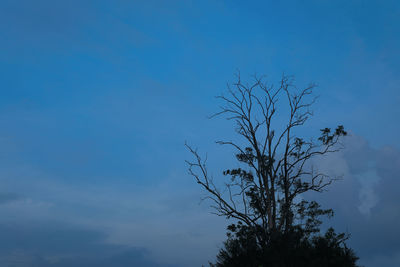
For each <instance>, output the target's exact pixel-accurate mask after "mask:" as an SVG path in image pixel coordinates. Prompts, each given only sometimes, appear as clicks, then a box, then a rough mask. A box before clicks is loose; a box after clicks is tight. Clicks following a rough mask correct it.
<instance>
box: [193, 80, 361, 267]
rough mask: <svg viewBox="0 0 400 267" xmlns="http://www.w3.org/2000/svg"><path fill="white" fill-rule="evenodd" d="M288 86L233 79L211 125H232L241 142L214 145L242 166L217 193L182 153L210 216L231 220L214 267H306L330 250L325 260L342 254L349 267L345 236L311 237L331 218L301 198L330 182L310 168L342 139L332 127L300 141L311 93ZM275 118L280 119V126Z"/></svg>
mask: <svg viewBox="0 0 400 267" xmlns="http://www.w3.org/2000/svg"><path fill="white" fill-rule="evenodd" d="M293 81H294V80H293V78H292V77H290V76H285V75H284V76H283V77H282V79H281V80H280V82H279V85H278V86H276V87H274V86H273V85H269V84H267V83H265V82H264V81H263V78H262V77H254V80H253V83H252V84H246V83H243V82H242V81H241V78H240V75H238V76H237V81H236V82H235V83H234V84H233V85H232V86H229V85H228V94H227V95H221V96H219V97H218V98H219V99H220V100H221V101H222V106H221V109H220V111H219V112H217V113H216V114H214V115H213V116H212V117H217V116H224V117H225V118H226V119H227V120H230V121H233V122H234V124H235V131H236V133H237V134H238V135H239V136H240V137H242V141H240V142H235V141H231V140H224V141H218V142H217V143H218V144H221V145H228V146H231V147H233V148H234V149H235V150H236V159H237V160H238V162H239V164H240V166H241V167H239V168H233V169H227V170H225V171H223V173H222V175H223V176H224V177H225V178H227V179H225V188H221V187H218V186H216V184H215V183H214V179H213V177H212V176H211V175H210V174H209V172H208V170H207V165H206V160H203V159H202V158H201V157H200V155H199V153H198V152H197V150H195V149H193V148H192V147H190V146H189V145H187V147H188V149H189V151H190V152H191V153H192V154H193V156H194V161H187V163H188V167H189V173H190V174H191V175H192V176H193V177H194V178H195V179H196V181H197V183H198V184H200V185H201V186H202V188H203V189H204V190H205V191H206V192H207V198H208V199H210V200H211V202H212V204H211V206H212V207H213V209H214V212H215V213H216V214H217V215H219V216H225V217H226V218H228V219H235V220H236V223H235V224H232V225H230V226H229V228H228V230H229V233H230V235H229V237H228V240H227V241H226V242H225V249H222V250H221V251H220V254H219V255H218V262H219V264H220V265H218V264H217V266H260V265H262V266H270V265H266V263H267V262H270V261H274V260H273V259H274V257H278V258H281V259H288V258H293V259H295V258H296V257H295V256H294V255H299V257H302V258H304V259H305V261H306V262H308V263H309V264H311V263H310V262H309V261H310V260H311V259H312V258H313V257H314V256H315V255H314V254H315V253H316V252H315V251H323V250H324V248H329V249H328V250H329V251H328V252H327V253H333V254H335V253H339V254H340V253H344V254H343V255H347V258H346V259H348V260H349V262H353V263H354V262H355V259H356V258H355V256H354V254H353V252H352V251H351V250H349V249H347V247H345V246H343V244H344V240H345V238H344V236H342V235H337V234H335V233H334V231H333V230H329V231H328V232H327V234H326V235H325V236H318V235H316V234H317V233H318V232H319V229H320V224H321V220H320V217H321V216H322V215H327V216H332V215H333V211H332V210H330V209H322V208H321V207H320V205H319V204H318V203H317V202H315V201H308V200H306V199H305V198H304V197H303V196H304V193H306V192H323V191H324V189H326V187H327V186H329V185H330V184H331V183H332V182H333V181H334V180H336V179H337V178H336V177H329V176H328V175H326V174H324V173H322V172H320V171H319V170H318V169H317V168H316V167H315V166H314V165H313V164H312V162H313V160H314V159H315V158H317V157H321V156H323V155H326V154H329V153H333V152H336V151H338V150H339V149H340V148H341V145H340V140H341V138H342V137H343V136H345V135H346V134H347V133H346V131H345V130H344V127H343V126H342V125H339V126H338V127H336V128H334V129H331V128H324V129H321V130H320V135H319V137H318V138H317V139H316V140H314V139H312V138H308V139H307V138H303V137H299V135H298V132H297V130H298V128H300V127H301V126H304V124H305V123H306V122H307V121H308V120H309V118H310V117H311V116H312V112H311V110H310V107H311V106H312V105H313V103H314V102H315V100H316V98H315V97H313V90H314V88H315V85H314V84H310V85H309V86H307V87H306V88H304V89H298V88H297V87H296V86H295V85H294V83H293ZM281 102H283V103H281ZM284 104H286V105H287V106H286V107H287V108H284V106H283V105H284ZM278 108H279V109H278ZM278 112H279V113H278ZM282 115H287V120H286V121H285V122H283V121H282V120H281V116H282ZM305 251H307V252H305ZM278 252H279V253H278ZM333 254H332V255H333ZM289 255H290V257H288V256H289ZM301 255H303V256H301ZM335 255H336V254H335ZM242 259H247V260H248V259H252V261H254V264H247V265H246V264H244V265H240V264H239V263H240V262H241V260H242ZM231 261H233V262H231ZM223 262H224V263H225V265H224V264H222V263H223ZM235 262H236V263H237V264H239V265H235V264H236V263H235ZM297 262H299V261H298V259H297ZM234 263H235V264H234ZM315 264H318V263H315ZM349 264H350V263H349ZM271 266H303V265H292V264H291V263H287V264H286V263H285V264H283V265H271ZM304 266H306V265H304ZM307 266H355V265H346V264H344V265H307Z"/></svg>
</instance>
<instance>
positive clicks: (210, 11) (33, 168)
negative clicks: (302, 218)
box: [0, 0, 400, 267]
mask: <svg viewBox="0 0 400 267" xmlns="http://www.w3.org/2000/svg"><path fill="white" fill-rule="evenodd" d="M399 17H400V4H399V2H398V1H391V0H386V1H367V0H364V1H361V0H360V1H356V0H354V1H348V0H347V1H342V0H338V1H328V0H314V1H235V0H233V1H222V0H214V1H208V0H203V1H173V0H171V1H153V0H148V1H126V0H125V1H123V0H115V1H101V0H98V1H72V0H71V1H50V0H37V1H29V0H12V1H8V0H3V1H1V2H0V36H1V42H0V84H1V86H0V92H1V94H0V96H1V97H0V125H1V128H0V129H1V130H0V214H1V215H2V216H0V236H1V237H2V238H1V240H2V241H1V243H0V263H1V264H0V265H1V266H10V267H11V266H15V267H27V266H44V267H46V266H52V267H64V266H115V267H119V266H121V267H125V266H143V267H148V266H174V267H176V266H201V265H202V264H204V265H206V264H207V262H208V261H213V260H214V259H215V255H216V253H217V252H218V249H219V248H221V246H222V241H223V240H225V237H226V236H225V229H226V225H227V221H226V220H225V219H224V218H221V217H217V216H214V215H213V214H210V212H211V211H212V210H211V209H210V208H209V207H208V203H206V202H202V203H200V199H201V198H202V197H203V196H204V192H202V191H201V188H199V187H198V185H197V184H196V182H195V181H194V180H193V177H190V176H189V175H188V173H187V166H186V165H185V159H188V158H189V159H190V154H189V153H188V151H187V150H186V149H185V147H184V144H185V142H188V143H190V144H192V145H194V146H195V147H198V148H199V151H200V152H201V153H207V154H208V161H209V164H210V168H211V170H212V171H213V172H214V174H215V175H219V174H220V171H221V170H222V169H224V168H225V169H226V168H229V164H232V163H233V160H232V155H231V154H230V153H229V152H230V151H228V150H226V149H224V148H222V147H220V146H218V145H216V144H215V141H216V140H219V139H222V138H228V139H229V138H233V136H234V131H233V129H234V128H233V126H232V125H231V124H230V123H229V122H227V121H224V120H222V119H212V120H210V119H208V116H209V115H211V114H213V113H214V112H216V111H218V106H219V102H218V100H217V99H215V96H216V95H219V94H221V93H223V92H225V91H226V84H227V83H229V82H233V81H234V79H235V73H237V71H238V70H240V73H241V75H242V79H244V80H249V81H250V80H251V77H252V75H254V74H259V75H266V79H267V80H268V81H269V82H271V83H276V82H278V81H279V78H280V77H281V75H282V73H287V74H292V75H295V77H296V84H297V85H298V86H299V87H301V86H305V85H307V84H308V83H309V82H315V83H316V84H318V89H317V92H316V93H317V95H318V96H319V98H318V102H317V103H316V104H315V105H314V108H313V110H314V114H315V115H314V117H313V119H312V121H310V123H309V124H308V125H307V127H306V128H305V129H306V132H305V133H306V134H307V135H317V134H318V133H319V129H321V128H325V127H335V126H336V125H339V124H343V125H344V126H345V128H346V129H347V130H348V131H349V133H350V136H349V137H348V138H347V139H346V140H345V149H344V150H342V151H340V152H339V153H337V154H335V155H331V156H329V157H328V158H326V159H324V160H321V162H319V163H318V164H319V165H320V168H321V169H323V170H325V171H326V172H327V173H332V174H333V175H335V174H340V175H343V180H342V181H340V182H337V183H335V184H334V185H333V186H332V187H331V189H330V190H329V191H328V192H327V193H324V194H322V195H320V196H318V200H319V201H320V202H321V203H322V204H323V205H324V206H325V207H332V208H334V210H335V214H336V216H335V217H334V218H333V219H332V220H330V221H328V222H327V223H326V225H332V226H334V227H335V228H336V229H338V230H339V231H345V232H349V233H350V234H351V238H350V240H349V245H350V246H351V247H352V248H353V249H354V250H355V252H356V253H357V255H358V256H359V257H360V263H361V264H363V265H365V267H386V266H387V267H391V266H400V240H399V237H400V229H399V228H398V227H397V222H398V221H399V219H400V208H399V204H400V196H399V194H398V190H397V189H398V188H399V186H400V176H399V173H400V142H399V140H398V132H399V131H400V123H398V121H399V119H398V118H399V117H400V108H399V104H400V86H399V84H400V78H399V77H400V63H399V62H400V52H399V47H400V21H399V19H398V18H399Z"/></svg>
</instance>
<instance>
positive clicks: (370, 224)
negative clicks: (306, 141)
mask: <svg viewBox="0 0 400 267" xmlns="http://www.w3.org/2000/svg"><path fill="white" fill-rule="evenodd" d="M319 166H320V167H321V169H322V170H323V171H325V172H327V173H328V174H330V175H333V174H336V175H343V180H342V181H339V182H337V183H335V184H334V185H332V186H331V187H330V189H329V191H328V192H326V193H323V194H320V195H318V196H316V197H318V200H319V202H320V203H321V204H323V206H324V207H327V208H333V209H334V211H335V217H334V218H333V219H332V220H331V221H327V222H326V225H333V226H334V227H335V228H336V229H338V231H344V232H348V233H350V234H351V238H350V240H349V244H350V246H351V247H352V248H354V249H355V251H356V253H357V255H358V256H359V257H360V263H361V264H363V265H365V266H368V267H378V266H397V265H399V264H400V261H399V257H398V255H400V240H399V239H398V236H400V228H399V227H398V221H399V220H400V209H399V208H398V207H399V203H400V195H399V194H398V188H400V150H399V149H398V148H397V147H395V146H384V147H373V146H372V145H371V144H369V143H368V142H367V141H366V140H365V139H364V138H363V137H360V136H357V135H354V134H352V136H350V137H348V138H347V140H346V141H345V149H344V150H342V151H341V152H339V153H336V154H335V155H333V154H332V155H330V156H329V157H327V158H325V159H323V160H322V161H321V162H320V163H319Z"/></svg>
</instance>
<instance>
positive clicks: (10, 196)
mask: <svg viewBox="0 0 400 267" xmlns="http://www.w3.org/2000/svg"><path fill="white" fill-rule="evenodd" d="M20 199H22V198H21V196H19V195H18V194H16V193H4V192H0V205H1V204H6V203H10V202H14V201H17V200H20Z"/></svg>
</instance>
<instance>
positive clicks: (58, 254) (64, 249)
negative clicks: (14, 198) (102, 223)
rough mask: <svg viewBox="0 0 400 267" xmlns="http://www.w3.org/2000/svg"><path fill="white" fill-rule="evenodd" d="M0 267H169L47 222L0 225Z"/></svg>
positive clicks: (98, 236)
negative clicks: (0, 237) (0, 239)
mask: <svg viewBox="0 0 400 267" xmlns="http://www.w3.org/2000/svg"><path fill="white" fill-rule="evenodd" d="M0 235H1V236H2V242H1V243H0V265H1V266H18V267H27V266H41V267H47V266H52V267H64V266H77V267H79V266H88V267H89V266H115V267H119V266H121V267H122V266H143V267H156V266H172V265H167V264H160V263H157V262H155V261H153V260H152V259H151V253H150V252H149V251H148V250H146V249H144V248H138V247H131V246H122V245H112V244H108V243H106V242H105V238H106V236H107V235H106V233H104V232H100V231H95V230H91V229H88V228H85V227H82V226H77V225H71V224H60V223H57V222H53V223H51V222H47V223H34V224H24V223H14V224H4V223H2V224H0Z"/></svg>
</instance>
